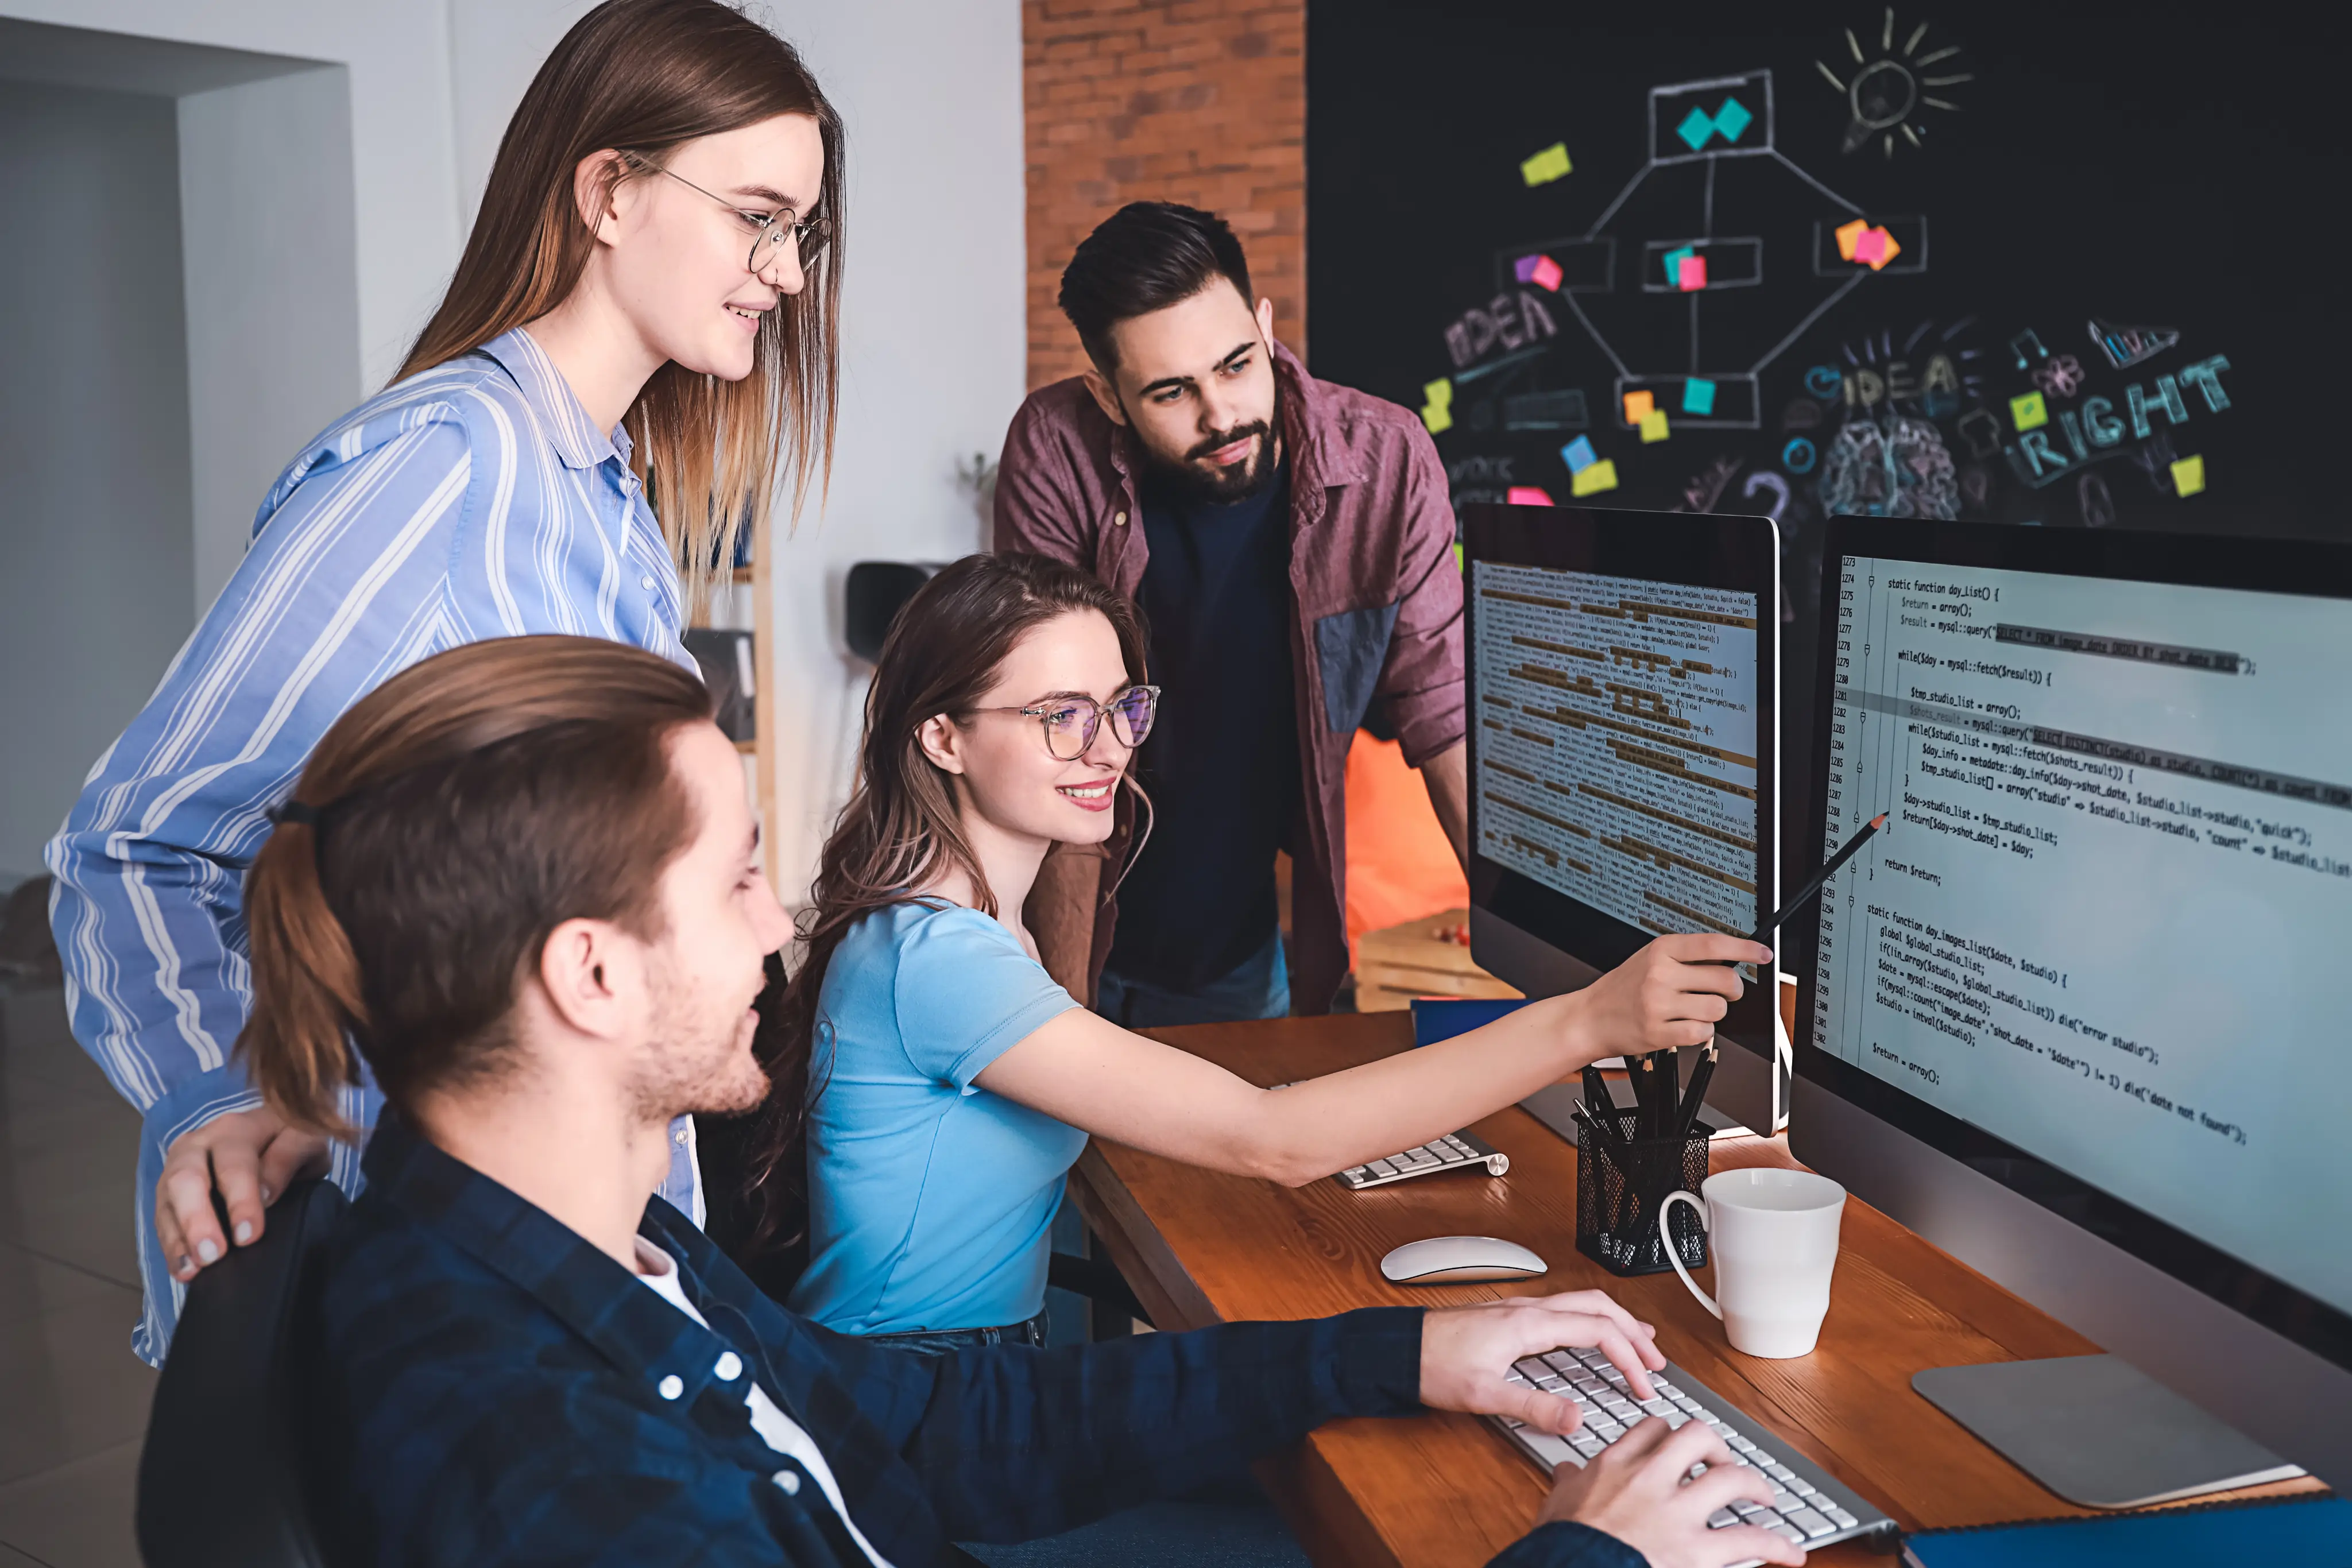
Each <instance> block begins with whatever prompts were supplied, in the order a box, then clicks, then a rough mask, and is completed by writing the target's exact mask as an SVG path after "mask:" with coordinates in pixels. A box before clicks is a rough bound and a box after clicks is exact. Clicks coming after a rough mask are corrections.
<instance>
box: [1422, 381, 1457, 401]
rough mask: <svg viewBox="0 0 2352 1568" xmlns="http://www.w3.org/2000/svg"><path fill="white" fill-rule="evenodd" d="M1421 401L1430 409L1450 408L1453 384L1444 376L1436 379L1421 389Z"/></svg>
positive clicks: (1452, 399) (1452, 398)
mask: <svg viewBox="0 0 2352 1568" xmlns="http://www.w3.org/2000/svg"><path fill="white" fill-rule="evenodd" d="M1421 401H1422V402H1425V403H1427V404H1428V405H1429V406H1430V407H1432V408H1452V407H1453V406H1454V383H1453V382H1451V381H1449V380H1447V379H1446V378H1445V377H1444V376H1440V377H1438V378H1437V379H1436V380H1435V381H1433V382H1430V383H1429V384H1428V385H1427V386H1425V387H1423V388H1422V389H1421Z"/></svg>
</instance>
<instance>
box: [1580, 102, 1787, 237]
mask: <svg viewBox="0 0 2352 1568" xmlns="http://www.w3.org/2000/svg"><path fill="white" fill-rule="evenodd" d="M1773 151H1774V149H1773V145H1772V73H1771V72H1770V71H1748V72H1744V73H1743V74H1741V75H1739V76H1736V77H1711V78H1708V79H1706V81H1688V82H1676V83H1675V85H1674V86H1672V87H1654V88H1652V89H1650V162H1652V163H1689V162H1696V161H1697V160H1699V159H1701V158H1756V157H1763V156H1766V155H1769V154H1770V153H1771V152H1773ZM1594 226H1595V227H1598V226H1599V225H1594Z"/></svg>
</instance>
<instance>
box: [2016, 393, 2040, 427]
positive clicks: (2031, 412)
mask: <svg viewBox="0 0 2352 1568" xmlns="http://www.w3.org/2000/svg"><path fill="white" fill-rule="evenodd" d="M2009 417H2010V419H2011V421H2012V422H2013V423H2015V424H2016V425H2017V428H2018V429H2020V430H2038V429H2040V428H2041V427H2042V426H2043V425H2045V424H2047V423H2050V411H2049V410H2048V409H2047V408H2045V407H2043V406H2042V394H2041V393H2040V392H2027V393H2026V394H2025V395H2024V396H2023V397H2013V398H2011V399H2010V400H2009Z"/></svg>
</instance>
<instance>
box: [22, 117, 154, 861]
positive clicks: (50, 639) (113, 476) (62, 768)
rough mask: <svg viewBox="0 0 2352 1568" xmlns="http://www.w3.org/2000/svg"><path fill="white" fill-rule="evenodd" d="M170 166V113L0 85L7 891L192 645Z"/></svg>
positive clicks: (39, 850)
mask: <svg viewBox="0 0 2352 1568" xmlns="http://www.w3.org/2000/svg"><path fill="white" fill-rule="evenodd" d="M177 162H178V160H177V154H176V152H175V151H174V128H173V112H172V104H171V102H170V100H169V99H161V98H145V97H136V96H132V95H130V94H123V93H106V92H92V91H89V90H88V89H79V88H60V87H53V86H44V85H34V84H29V83H20V82H13V81H0V212H5V213H6V214H8V220H7V221H8V227H9V230H10V232H11V234H12V235H14V236H15V237H14V238H13V239H12V240H11V241H10V242H9V243H8V244H6V245H0V344H5V373H0V551H5V554H0V881H6V880H10V879H11V878H12V877H15V876H26V875H30V874H32V873H36V872H37V871H39V870H40V866H41V845H42V843H43V842H44V841H46V840H47V838H48V836H49V835H50V834H51V833H52V832H54V831H57V825H58V822H59V821H61V820H62V819H63V818H64V816H65V814H66V808H67V807H68V805H70V804H72V802H73V798H74V796H75V794H76V793H77V792H78V791H79V789H80V788H81V781H82V775H83V774H84V773H85V772H86V771H87V770H88V769H89V764H90V762H91V761H92V760H93V759H94V758H96V757H97V756H98V755H99V753H100V752H101V751H103V750H104V749H105V748H106V747H108V746H110V745H111V744H112V743H113V740H114V737H115V736H116V734H117V733H118V732H119V731H121V728H122V727H123V725H124V724H126V723H128V722H129V721H130V718H131V715H132V714H134V713H136V712H138V711H139V705H140V704H141V703H142V702H144V701H145V700H146V698H147V694H148V693H149V692H151V691H152V690H153V689H154V685H155V680H156V677H157V676H158V675H160V674H162V673H163V666H164V664H166V663H167V662H169V660H170V659H171V657H172V654H173V653H174V652H176V651H177V650H178V648H179V645H180V643H181V640H182V639H183V638H184V637H185V636H186V635H187V634H188V630H189V628H190V627H192V626H193V625H194V624H195V614H194V610H193V608H192V607H191V606H190V604H189V601H188V579H189V558H190V543H189V534H188V507H189V476H188V384H187V373H186V368H185V361H184V350H183V348H182V345H183V343H184V328H183V325H182V319H181V308H180V292H179V290H178V289H177V288H175V287H160V288H159V287H155V279H156V278H158V277H162V278H163V279H165V280H166V281H167V283H168V281H169V280H170V279H172V278H173V277H176V276H177V274H178V272H179V267H180V222H179V193H178V190H177V188H176V180H175V174H174V171H175V169H176V167H177ZM30 235H37V236H39V241H40V243H38V244H31V243H26V236H30Z"/></svg>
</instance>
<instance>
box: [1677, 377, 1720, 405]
mask: <svg viewBox="0 0 2352 1568" xmlns="http://www.w3.org/2000/svg"><path fill="white" fill-rule="evenodd" d="M1683 412H1684V413H1714V412H1715V383H1714V382H1711V381H1707V380H1706V379H1705V378H1704V377H1700V376H1693V377H1691V379H1690V380H1688V381H1686V382H1684V383H1683Z"/></svg>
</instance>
